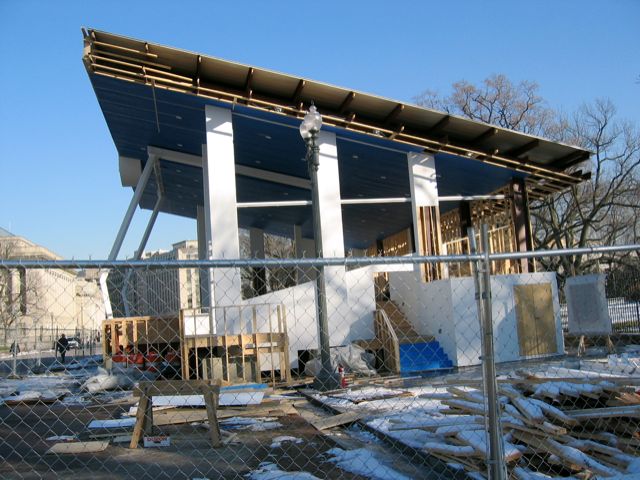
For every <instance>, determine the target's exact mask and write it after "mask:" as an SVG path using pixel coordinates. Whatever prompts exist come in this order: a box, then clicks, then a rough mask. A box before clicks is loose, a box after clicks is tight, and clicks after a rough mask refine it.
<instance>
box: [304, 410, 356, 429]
mask: <svg viewBox="0 0 640 480" xmlns="http://www.w3.org/2000/svg"><path fill="white" fill-rule="evenodd" d="M364 416H365V414H363V413H361V412H345V413H340V414H338V415H334V416H332V417H326V418H321V419H320V420H316V421H313V422H311V425H313V426H314V427H315V428H317V429H318V430H326V429H327V428H331V427H337V426H340V425H344V424H345V423H353V422H357V421H358V420H360V419H361V418H362V417H364Z"/></svg>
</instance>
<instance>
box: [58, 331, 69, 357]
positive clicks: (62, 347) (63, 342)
mask: <svg viewBox="0 0 640 480" xmlns="http://www.w3.org/2000/svg"><path fill="white" fill-rule="evenodd" d="M68 348H69V340H67V337H65V335H64V333H63V334H62V335H60V338H59V339H58V352H60V363H64V356H65V355H66V353H67V349H68Z"/></svg>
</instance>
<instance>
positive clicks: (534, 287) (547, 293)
mask: <svg viewBox="0 0 640 480" xmlns="http://www.w3.org/2000/svg"><path fill="white" fill-rule="evenodd" d="M513 293H514V301H515V304H516V320H517V329H518V345H519V347H520V355H521V356H524V357H526V356H536V355H547V354H551V353H557V351H558V346H557V341H556V340H557V339H556V322H555V315H554V313H553V296H552V292H551V284H550V283H536V284H530V285H514V286H513Z"/></svg>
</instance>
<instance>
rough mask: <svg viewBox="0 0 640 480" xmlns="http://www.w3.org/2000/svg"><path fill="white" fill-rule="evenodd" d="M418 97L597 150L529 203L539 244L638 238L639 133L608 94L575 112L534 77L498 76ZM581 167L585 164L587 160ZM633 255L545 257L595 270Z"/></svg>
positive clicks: (570, 269) (552, 265) (573, 270)
mask: <svg viewBox="0 0 640 480" xmlns="http://www.w3.org/2000/svg"><path fill="white" fill-rule="evenodd" d="M415 100H416V102H417V103H418V104H421V105H424V106H428V107H430V108H436V109H439V110H443V111H446V112H448V113H452V114H458V115H462V116H465V117H468V118H471V119H474V120H479V121H483V122H486V123H490V124H494V125H498V126H500V127H504V128H509V129H513V130H519V131H521V132H524V133H528V134H535V135H541V136H545V137H549V138H552V139H555V140H559V141H564V142H566V143H570V144H575V145H579V146H581V147H584V148H586V149H588V150H590V151H592V152H593V156H592V159H591V165H590V168H591V172H592V177H591V179H590V180H589V181H586V182H583V183H581V184H580V185H577V186H575V187H573V188H571V189H569V190H567V191H565V192H562V193H560V194H555V195H551V196H549V197H547V198H546V199H544V200H543V201H540V202H535V203H533V204H532V205H531V213H532V219H533V228H534V236H535V238H534V241H535V243H536V248H538V249H540V248H571V247H584V246H588V245H595V244H598V245H613V244H616V243H618V244H619V243H633V242H637V241H638V238H639V236H638V235H639V228H638V227H639V224H638V222H639V217H640V215H639V214H640V206H639V205H638V203H639V202H638V198H639V194H640V188H639V183H640V181H639V179H640V133H639V131H638V129H637V127H636V126H634V125H633V124H631V123H629V122H625V121H620V120H617V119H616V110H615V107H614V106H613V104H612V103H611V102H610V101H608V100H596V101H595V102H593V103H592V104H589V105H586V106H584V107H582V108H580V109H579V110H578V111H577V112H576V113H575V114H574V115H573V116H570V117H566V116H563V115H560V114H558V113H556V112H554V111H553V110H552V109H551V108H550V107H549V106H548V105H547V103H546V102H545V100H544V99H543V98H542V97H541V96H540V95H539V93H538V86H537V84H535V83H532V82H526V81H524V82H521V83H519V84H514V83H512V82H511V81H510V80H509V79H508V78H507V77H505V76H504V75H492V76H490V77H489V78H487V79H486V80H484V81H483V82H482V83H481V84H480V85H478V86H476V85H472V84H471V83H469V82H467V81H461V82H456V83H454V84H453V89H452V93H451V94H450V95H448V96H442V95H440V94H438V93H435V92H432V91H427V92H424V93H423V94H421V95H419V96H418V97H416V99H415ZM579 168H583V169H584V165H581V166H580V167H579ZM614 260H616V261H635V262H637V257H636V258H635V260H634V259H633V258H632V257H630V256H627V257H625V258H623V259H621V258H619V257H618V258H617V259H614V258H612V257H605V258H602V257H600V258H596V257H588V256H576V257H573V258H569V257H566V258H565V257H563V258H556V259H543V260H542V263H543V266H544V267H545V268H548V269H553V270H555V271H557V272H558V273H559V275H560V277H561V279H562V278H563V277H564V276H566V275H570V274H571V275H574V274H579V273H584V272H588V271H592V270H594V269H596V267H597V265H598V262H600V264H602V262H609V263H610V262H613V261H614Z"/></svg>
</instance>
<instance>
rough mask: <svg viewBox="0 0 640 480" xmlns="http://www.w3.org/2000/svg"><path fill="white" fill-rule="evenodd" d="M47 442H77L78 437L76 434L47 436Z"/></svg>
mask: <svg viewBox="0 0 640 480" xmlns="http://www.w3.org/2000/svg"><path fill="white" fill-rule="evenodd" d="M45 440H46V441H47V442H75V441H77V440H78V437H76V436H75V435H54V436H53V437H47V438H45Z"/></svg>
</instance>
